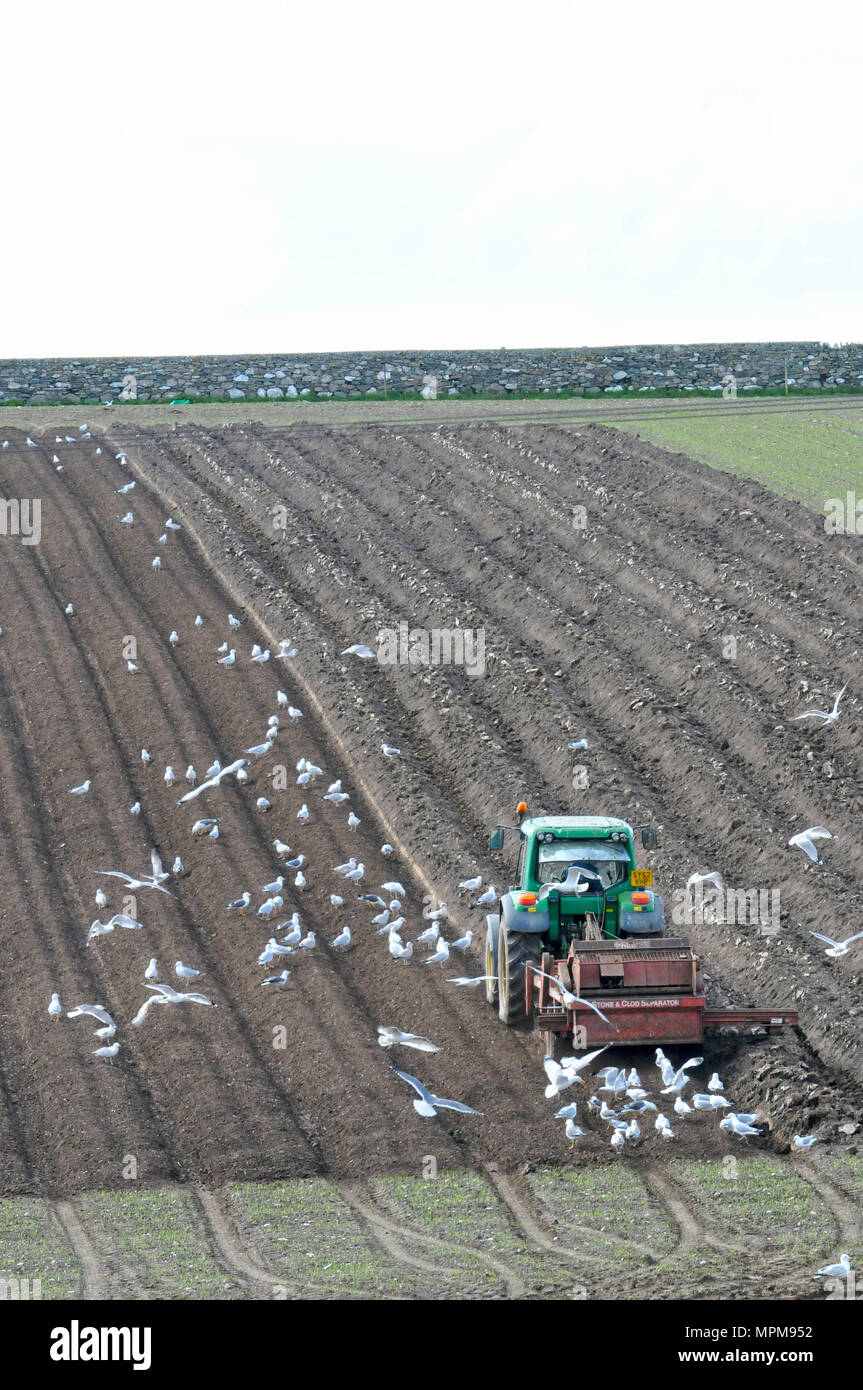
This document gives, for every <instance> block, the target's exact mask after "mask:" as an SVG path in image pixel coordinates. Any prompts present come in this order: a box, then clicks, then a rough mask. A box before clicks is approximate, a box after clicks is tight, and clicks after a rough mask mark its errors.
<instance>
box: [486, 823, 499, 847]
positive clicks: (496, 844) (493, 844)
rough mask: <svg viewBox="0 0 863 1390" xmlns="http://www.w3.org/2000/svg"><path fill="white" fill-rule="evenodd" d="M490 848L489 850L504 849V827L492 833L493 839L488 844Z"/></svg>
mask: <svg viewBox="0 0 863 1390" xmlns="http://www.w3.org/2000/svg"><path fill="white" fill-rule="evenodd" d="M488 847H489V849H503V827H502V826H500V825H499V826H498V828H497V830H494V831H493V832H492V836H491V839H490V840H489V842H488Z"/></svg>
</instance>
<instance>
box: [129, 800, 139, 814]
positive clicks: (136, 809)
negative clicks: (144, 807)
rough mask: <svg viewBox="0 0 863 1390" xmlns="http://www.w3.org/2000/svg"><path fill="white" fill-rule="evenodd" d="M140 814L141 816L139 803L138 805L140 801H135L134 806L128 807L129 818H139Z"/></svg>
mask: <svg viewBox="0 0 863 1390" xmlns="http://www.w3.org/2000/svg"><path fill="white" fill-rule="evenodd" d="M140 814H141V803H140V801H136V802H135V804H134V806H130V807H129V815H130V816H140Z"/></svg>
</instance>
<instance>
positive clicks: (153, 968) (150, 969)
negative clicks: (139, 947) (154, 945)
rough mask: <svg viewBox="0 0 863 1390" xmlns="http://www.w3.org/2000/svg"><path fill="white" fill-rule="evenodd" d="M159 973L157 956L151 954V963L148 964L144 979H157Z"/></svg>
mask: <svg viewBox="0 0 863 1390" xmlns="http://www.w3.org/2000/svg"><path fill="white" fill-rule="evenodd" d="M158 974H159V967H158V965H157V964H156V957H155V956H151V957H150V964H149V965H148V966H147V969H146V970H145V971H144V979H145V980H155V979H156V978H157V977H158Z"/></svg>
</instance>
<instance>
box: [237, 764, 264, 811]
mask: <svg viewBox="0 0 863 1390" xmlns="http://www.w3.org/2000/svg"><path fill="white" fill-rule="evenodd" d="M247 777H248V773H246V772H243V770H242V769H240V771H239V772H238V773H237V781H240V780H241V779H245V778H247ZM272 804H273V803H272V802H271V801H268V800H267V798H266V797H265V796H259V797H258V799H257V801H256V802H255V806H256V808H257V809H258V810H259V811H269V809H270V807H271V806H272Z"/></svg>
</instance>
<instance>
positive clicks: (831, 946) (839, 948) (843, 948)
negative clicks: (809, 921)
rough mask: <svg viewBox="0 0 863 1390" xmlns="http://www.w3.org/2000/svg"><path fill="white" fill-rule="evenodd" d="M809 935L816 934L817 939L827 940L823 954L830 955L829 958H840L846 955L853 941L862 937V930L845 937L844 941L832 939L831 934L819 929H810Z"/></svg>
mask: <svg viewBox="0 0 863 1390" xmlns="http://www.w3.org/2000/svg"><path fill="white" fill-rule="evenodd" d="M809 935H810V936H817V938H818V940H819V941H826V942H827V950H826V951H825V952H824V954H825V955H826V956H830V958H831V960H841V959H842V957H843V956H847V954H848V951H849V950H850V947H851V943H852V942H853V941H859V940H860V938H861V937H863V931H858V932H855V933H854V935H853V936H849V937H846V939H845V940H844V941H834V940H833V938H832V936H825V935H824V933H823V932H820V931H811V930H810V932H809Z"/></svg>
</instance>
